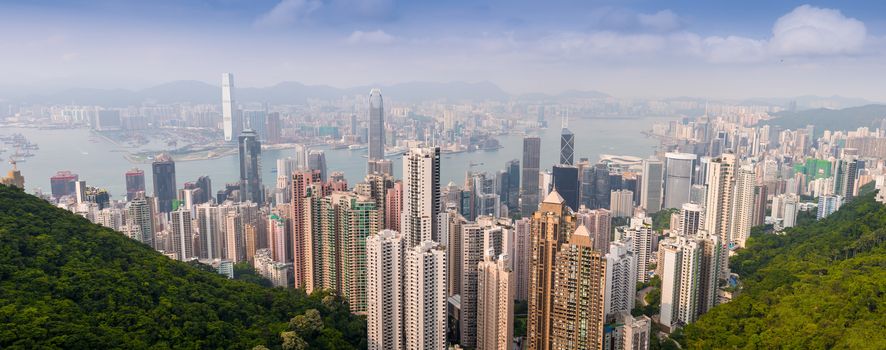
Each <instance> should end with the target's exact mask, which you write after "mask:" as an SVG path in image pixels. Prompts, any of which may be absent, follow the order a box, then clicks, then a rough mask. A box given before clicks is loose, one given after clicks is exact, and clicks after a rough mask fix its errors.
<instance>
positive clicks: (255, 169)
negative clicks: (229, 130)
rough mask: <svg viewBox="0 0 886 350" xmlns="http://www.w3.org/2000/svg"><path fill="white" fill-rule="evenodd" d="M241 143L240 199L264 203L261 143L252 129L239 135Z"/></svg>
mask: <svg viewBox="0 0 886 350" xmlns="http://www.w3.org/2000/svg"><path fill="white" fill-rule="evenodd" d="M238 141H239V145H240V201H242V202H245V201H251V202H253V203H257V204H259V205H262V204H264V201H265V196H264V194H265V192H264V187H263V186H262V183H261V143H260V142H259V140H258V135H256V133H255V131H253V130H252V129H247V130H244V131H243V133H242V134H240V137H238Z"/></svg>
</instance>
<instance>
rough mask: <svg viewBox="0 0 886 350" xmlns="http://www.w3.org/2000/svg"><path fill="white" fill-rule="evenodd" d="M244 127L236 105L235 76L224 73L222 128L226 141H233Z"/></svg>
mask: <svg viewBox="0 0 886 350" xmlns="http://www.w3.org/2000/svg"><path fill="white" fill-rule="evenodd" d="M242 127H243V125H242V122H241V121H240V118H239V116H238V115H237V109H236V106H235V104H234V75H233V74H231V73H222V128H223V129H224V134H225V141H233V140H234V138H235V137H237V136H238V135H239V134H240V129H241V128H242Z"/></svg>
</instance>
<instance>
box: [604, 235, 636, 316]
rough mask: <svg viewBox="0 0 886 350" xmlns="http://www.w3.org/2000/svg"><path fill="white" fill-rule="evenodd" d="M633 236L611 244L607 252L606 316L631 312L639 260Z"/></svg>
mask: <svg viewBox="0 0 886 350" xmlns="http://www.w3.org/2000/svg"><path fill="white" fill-rule="evenodd" d="M633 249H634V242H633V238H631V237H624V238H622V240H619V241H615V242H612V243H610V244H609V252H608V253H606V256H605V259H606V297H605V298H604V302H605V305H604V306H605V307H604V309H605V310H604V311H605V312H604V313H605V314H606V316H610V315H613V314H615V313H618V312H631V309H633V308H634V302H635V300H636V294H637V261H636V257H635V256H634V252H633Z"/></svg>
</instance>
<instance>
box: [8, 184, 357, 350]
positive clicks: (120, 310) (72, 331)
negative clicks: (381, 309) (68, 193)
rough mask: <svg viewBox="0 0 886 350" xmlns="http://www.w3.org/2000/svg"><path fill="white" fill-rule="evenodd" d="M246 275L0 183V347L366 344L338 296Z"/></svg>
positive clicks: (322, 346)
mask: <svg viewBox="0 0 886 350" xmlns="http://www.w3.org/2000/svg"><path fill="white" fill-rule="evenodd" d="M238 270H240V271H241V272H243V271H244V268H243V267H242V266H241V267H238ZM247 272H248V270H247ZM248 279H249V281H240V280H228V279H226V278H225V277H224V276H221V275H218V274H216V273H213V272H208V271H206V270H205V269H201V268H200V267H199V266H194V265H193V264H188V263H184V262H179V261H174V260H171V259H169V258H167V257H165V256H163V255H161V254H159V253H157V252H155V251H154V250H153V249H151V248H150V247H148V246H147V245H144V244H141V243H139V242H136V241H133V240H130V239H128V238H126V237H124V236H123V235H122V234H120V233H118V232H115V231H113V230H110V229H107V228H104V227H101V226H99V225H95V224H92V223H90V222H89V221H87V220H86V219H84V218H82V217H80V216H78V215H75V214H72V213H70V212H67V211H65V210H62V209H59V208H56V207H53V206H52V205H50V204H49V203H47V202H45V201H43V200H41V199H38V198H37V197H34V196H31V195H28V194H25V193H24V192H22V191H21V190H18V189H15V188H11V187H7V186H2V185H0V348H4V349H35V348H41V349H61V348H65V349H70V348H76V349H109V348H126V349H145V348H158V349H173V348H174V349H229V348H230V349H252V348H259V349H260V348H262V347H266V348H268V349H282V348H298V347H299V346H301V347H305V348H310V349H352V348H365V347H366V343H365V342H366V340H365V339H366V324H365V320H364V319H363V318H361V317H355V316H352V315H351V314H350V312H349V311H348V306H347V305H346V304H345V303H344V302H343V301H342V300H341V299H340V298H338V297H336V296H334V295H332V294H330V293H327V292H318V293H315V294H313V295H310V296H309V295H305V294H304V292H302V291H300V290H294V289H284V288H268V287H263V286H262V285H260V284H261V283H262V282H261V279H260V278H259V277H257V276H249V277H248ZM293 320H294V321H295V325H298V327H296V329H292V326H291V324H292V322H293Z"/></svg>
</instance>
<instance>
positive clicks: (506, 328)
mask: <svg viewBox="0 0 886 350" xmlns="http://www.w3.org/2000/svg"><path fill="white" fill-rule="evenodd" d="M490 253H491V252H487V253H486V256H485V257H484V259H483V261H481V262H480V263H479V264H478V265H477V322H476V323H477V345H476V348H477V349H478V350H481V349H482V350H509V349H511V347H512V346H513V338H514V286H515V283H514V282H515V281H514V273H513V270H512V269H511V261H510V258H509V257H508V256H507V255H500V256H499V257H498V259H497V260H496V259H495V257H494V256H493V254H490ZM459 345H461V344H459Z"/></svg>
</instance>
